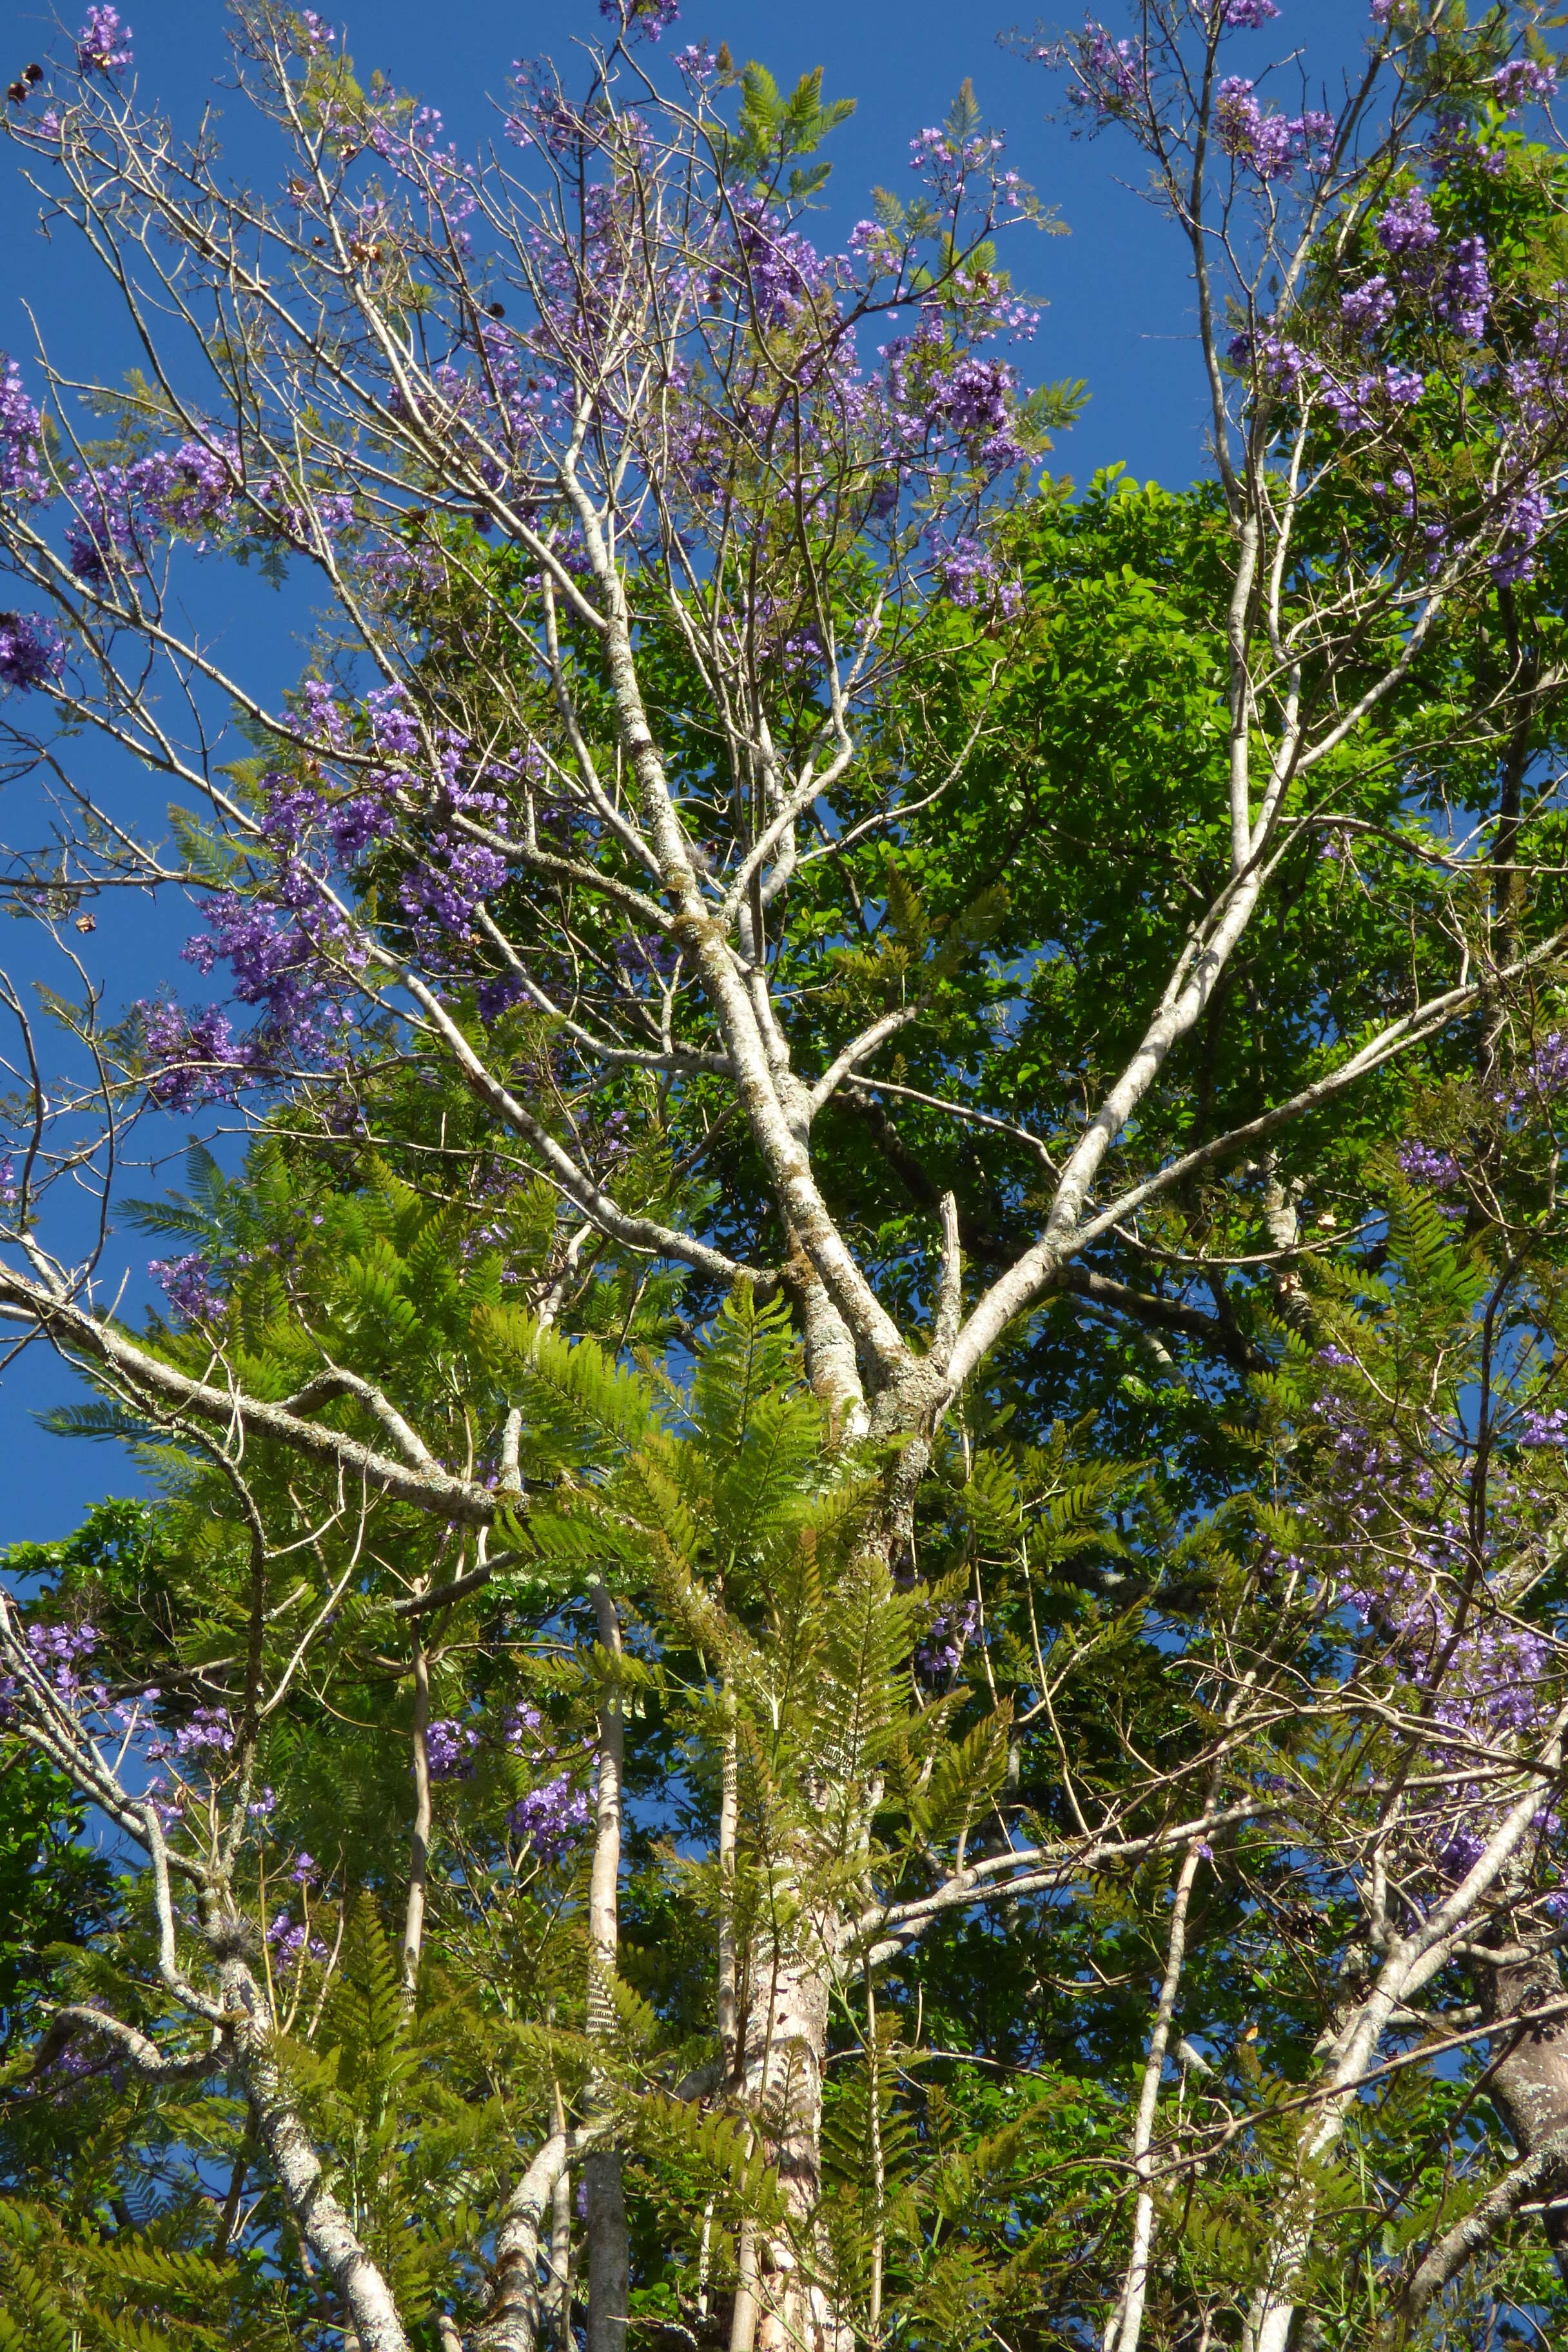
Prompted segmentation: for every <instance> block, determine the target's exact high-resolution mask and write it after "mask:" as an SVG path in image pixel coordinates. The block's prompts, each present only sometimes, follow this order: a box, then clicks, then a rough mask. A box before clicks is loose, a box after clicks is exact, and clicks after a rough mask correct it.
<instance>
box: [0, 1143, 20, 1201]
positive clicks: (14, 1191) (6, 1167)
mask: <svg viewBox="0 0 1568 2352" xmlns="http://www.w3.org/2000/svg"><path fill="white" fill-rule="evenodd" d="M20 1197H21V1187H20V1186H19V1185H18V1183H17V1181H16V1160H14V1159H13V1157H12V1155H11V1153H10V1152H8V1151H7V1152H6V1153H5V1155H4V1157H0V1209H14V1208H15V1207H16V1202H17V1201H18V1200H19V1199H20Z"/></svg>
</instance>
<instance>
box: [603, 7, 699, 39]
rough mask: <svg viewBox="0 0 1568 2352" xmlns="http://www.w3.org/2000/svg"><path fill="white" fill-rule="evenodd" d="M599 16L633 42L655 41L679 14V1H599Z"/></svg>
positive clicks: (666, 30) (665, 31)
mask: <svg viewBox="0 0 1568 2352" xmlns="http://www.w3.org/2000/svg"><path fill="white" fill-rule="evenodd" d="M599 14H600V16H607V17H608V18H609V20H610V22H611V23H612V24H613V25H618V26H620V28H621V30H622V32H623V33H624V34H626V35H628V36H629V37H631V38H632V39H633V40H637V39H638V38H641V39H643V40H647V41H657V40H658V37H659V35H660V34H661V33H667V32H668V30H669V27H670V26H671V25H673V24H674V23H675V21H676V19H677V17H678V16H679V14H680V0H599Z"/></svg>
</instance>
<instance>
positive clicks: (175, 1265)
mask: <svg viewBox="0 0 1568 2352" xmlns="http://www.w3.org/2000/svg"><path fill="white" fill-rule="evenodd" d="M147 1271H148V1273H149V1274H150V1275H151V1276H152V1277H153V1281H154V1282H155V1283H156V1284H157V1285H158V1287H159V1289H160V1290H161V1291H162V1292H163V1296H164V1297H165V1298H166V1299H167V1300H168V1302H169V1304H170V1306H171V1307H173V1308H174V1312H175V1314H176V1315H178V1316H179V1317H180V1318H181V1320H182V1321H183V1322H186V1323H216V1320H217V1318H219V1316H221V1315H222V1314H223V1312H224V1309H225V1308H226V1306H227V1304H228V1301H227V1300H226V1298H225V1297H224V1295H223V1293H222V1291H220V1290H216V1289H214V1287H213V1281H212V1274H213V1269H212V1267H211V1265H209V1264H208V1262H207V1260H206V1259H205V1257H204V1256H203V1255H202V1254H201V1252H200V1250H193V1251H191V1253H190V1254H189V1255H188V1256H186V1257H166V1258H160V1257H155V1258H150V1259H149V1260H148V1263H147Z"/></svg>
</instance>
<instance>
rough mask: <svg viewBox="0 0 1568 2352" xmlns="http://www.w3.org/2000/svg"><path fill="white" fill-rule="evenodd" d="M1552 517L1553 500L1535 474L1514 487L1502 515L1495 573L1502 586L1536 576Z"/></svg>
mask: <svg viewBox="0 0 1568 2352" xmlns="http://www.w3.org/2000/svg"><path fill="white" fill-rule="evenodd" d="M1551 520H1552V501H1551V499H1549V498H1548V497H1547V495H1546V492H1545V491H1544V490H1543V489H1542V487H1541V484H1540V482H1539V481H1538V480H1537V479H1536V478H1535V477H1534V476H1533V475H1531V476H1530V477H1529V478H1527V479H1526V480H1524V481H1523V482H1521V484H1520V485H1519V486H1518V488H1516V489H1515V490H1514V492H1513V494H1512V496H1511V497H1510V499H1508V501H1507V502H1506V504H1505V505H1504V507H1503V509H1502V513H1501V515H1500V518H1499V524H1498V545H1497V551H1496V553H1495V554H1494V555H1493V556H1492V559H1491V574H1492V578H1493V579H1494V580H1495V581H1497V583H1499V585H1500V586H1511V585H1513V584H1514V583H1518V582H1521V581H1525V580H1532V579H1533V578H1534V577H1535V565H1536V549H1537V546H1538V544H1539V542H1540V539H1541V534H1542V531H1543V530H1545V529H1546V526H1547V524H1548V523H1549V522H1550V521H1551Z"/></svg>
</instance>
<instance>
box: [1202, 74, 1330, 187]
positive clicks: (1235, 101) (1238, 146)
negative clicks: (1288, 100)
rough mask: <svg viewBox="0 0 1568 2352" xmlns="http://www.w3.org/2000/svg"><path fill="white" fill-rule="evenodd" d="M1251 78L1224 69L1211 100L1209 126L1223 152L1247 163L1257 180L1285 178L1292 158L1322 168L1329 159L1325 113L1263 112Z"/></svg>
mask: <svg viewBox="0 0 1568 2352" xmlns="http://www.w3.org/2000/svg"><path fill="white" fill-rule="evenodd" d="M1254 89H1255V84H1253V83H1252V82H1250V81H1247V79H1244V77H1243V76H1242V75H1240V74H1230V75H1227V76H1226V79H1225V80H1224V81H1222V82H1221V84H1220V86H1219V91H1218V94H1217V97H1216V99H1215V131H1216V132H1217V134H1218V138H1219V143H1220V145H1221V146H1222V147H1223V148H1224V150H1225V152H1226V154H1227V155H1232V156H1234V157H1236V159H1237V161H1238V162H1241V163H1248V164H1250V165H1251V167H1252V169H1253V170H1254V171H1255V172H1256V173H1257V174H1258V178H1259V179H1260V180H1288V179H1289V177H1290V174H1291V173H1292V171H1293V170H1294V169H1295V167H1296V165H1297V164H1298V163H1305V164H1306V165H1307V167H1308V169H1309V171H1313V172H1325V171H1327V170H1328V168H1329V164H1330V163H1331V160H1332V150H1333V143H1334V131H1335V130H1336V128H1337V126H1336V124H1335V121H1334V118H1333V116H1332V115H1331V114H1320V113H1315V112H1311V111H1309V112H1307V113H1305V114H1299V115H1292V116H1289V117H1288V116H1286V115H1283V114H1265V113H1264V111H1263V109H1262V108H1261V107H1260V106H1259V105H1258V100H1257V99H1256V98H1255V97H1254V95H1253V91H1254Z"/></svg>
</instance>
